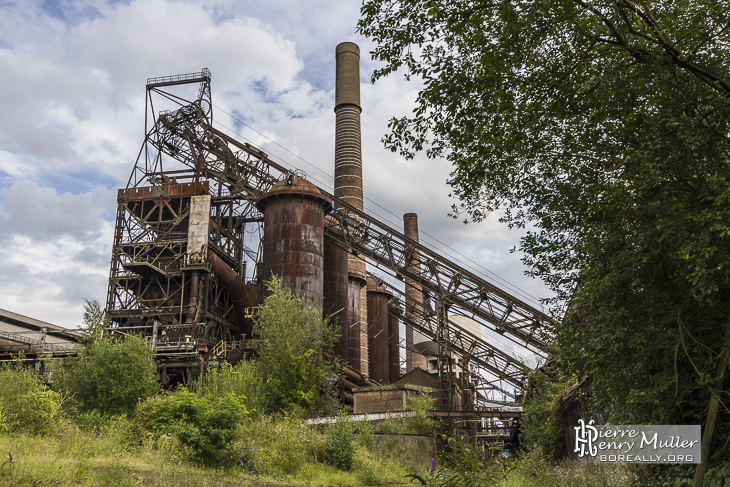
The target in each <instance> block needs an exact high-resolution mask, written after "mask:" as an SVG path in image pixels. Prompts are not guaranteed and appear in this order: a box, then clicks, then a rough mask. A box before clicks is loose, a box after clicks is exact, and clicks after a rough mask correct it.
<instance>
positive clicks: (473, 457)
mask: <svg viewBox="0 0 730 487" xmlns="http://www.w3.org/2000/svg"><path fill="white" fill-rule="evenodd" d="M441 439H442V441H443V449H442V450H441V451H440V452H439V453H438V455H437V456H438V459H437V464H438V465H439V466H438V468H437V469H436V470H435V471H434V472H433V482H432V485H434V486H436V487H457V486H458V487H462V486H463V487H478V486H482V485H488V484H492V485H493V484H494V482H495V480H496V478H497V476H496V472H495V470H494V465H493V464H490V463H489V461H488V460H487V457H486V456H485V455H484V453H483V452H481V451H479V450H477V449H476V447H475V445H474V440H473V439H470V438H469V437H468V436H466V435H464V434H463V433H462V432H460V431H455V432H454V433H452V434H451V435H441Z"/></svg>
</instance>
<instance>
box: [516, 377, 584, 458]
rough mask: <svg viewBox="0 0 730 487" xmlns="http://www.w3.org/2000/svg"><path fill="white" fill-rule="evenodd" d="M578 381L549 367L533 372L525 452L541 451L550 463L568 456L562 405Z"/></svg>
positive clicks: (523, 427)
mask: <svg viewBox="0 0 730 487" xmlns="http://www.w3.org/2000/svg"><path fill="white" fill-rule="evenodd" d="M575 382H576V379H575V377H573V376H565V375H564V374H560V373H559V372H558V371H556V370H553V369H551V368H550V366H549V365H547V366H545V367H543V368H542V369H538V370H534V371H533V372H531V373H530V375H529V387H528V389H527V393H526V394H525V400H524V403H523V409H524V415H523V417H522V424H521V427H520V442H521V444H522V448H523V449H525V450H534V449H540V450H541V451H542V452H543V454H544V455H546V456H547V459H548V460H550V461H557V460H559V459H561V458H563V457H564V456H565V436H564V434H563V417H562V413H561V410H560V406H561V404H562V401H563V395H564V394H565V393H566V391H568V390H569V389H570V387H571V386H572V385H573V384H575Z"/></svg>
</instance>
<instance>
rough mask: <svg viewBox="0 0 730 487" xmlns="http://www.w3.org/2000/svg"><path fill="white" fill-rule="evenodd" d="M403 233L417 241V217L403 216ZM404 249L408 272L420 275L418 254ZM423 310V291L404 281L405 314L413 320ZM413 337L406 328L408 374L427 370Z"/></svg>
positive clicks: (424, 359)
mask: <svg viewBox="0 0 730 487" xmlns="http://www.w3.org/2000/svg"><path fill="white" fill-rule="evenodd" d="M403 233H404V235H405V236H406V237H408V238H409V239H411V240H413V241H414V242H415V243H419V241H418V215H417V214H416V213H406V214H405V215H403ZM406 248H408V249H410V252H411V258H410V261H409V262H408V264H407V267H408V270H410V271H411V272H412V273H413V274H416V275H420V274H421V265H420V264H419V263H418V252H417V251H416V249H415V248H414V247H413V246H412V245H409V244H408V243H406ZM422 310H423V291H422V289H421V286H419V285H418V284H416V283H415V282H413V281H412V280H410V279H406V313H407V314H408V315H410V316H411V317H412V318H413V319H418V318H416V317H415V316H422V315H423V313H422ZM413 341H414V336H413V328H411V327H409V326H407V327H406V372H410V371H411V370H413V369H414V368H416V367H420V368H421V369H423V370H427V365H426V357H424V356H423V355H421V354H420V353H418V352H416V351H415V350H414V348H413V345H414V343H413Z"/></svg>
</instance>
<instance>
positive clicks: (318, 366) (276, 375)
mask: <svg viewBox="0 0 730 487" xmlns="http://www.w3.org/2000/svg"><path fill="white" fill-rule="evenodd" d="M266 286H267V289H268V291H269V292H270V293H271V294H270V295H269V296H268V297H267V298H266V299H265V301H264V303H263V305H262V306H261V307H260V309H259V321H258V322H257V324H256V326H255V328H254V335H256V337H257V338H256V340H255V342H254V345H253V347H254V351H255V352H256V354H257V356H256V358H255V359H254V362H255V364H256V365H255V366H256V369H257V374H258V375H257V377H259V378H260V380H261V386H262V387H261V389H260V393H259V395H260V396H261V398H262V400H261V403H262V407H263V411H262V412H278V411H289V412H301V413H304V414H311V415H315V414H319V413H326V412H333V411H334V408H335V404H336V400H335V397H334V392H333V391H332V387H330V386H329V381H330V380H331V379H332V378H334V377H336V375H335V365H334V362H333V361H332V348H333V346H334V343H335V342H336V340H337V335H336V331H335V329H334V328H333V327H332V326H330V324H329V322H328V321H327V320H324V321H323V320H322V318H321V313H320V312H319V311H318V310H317V309H315V308H313V307H312V306H310V305H309V304H308V303H307V302H306V300H305V299H304V298H303V297H301V296H297V295H294V294H293V293H292V292H291V291H290V290H289V289H282V288H281V281H280V280H279V279H278V278H276V277H273V278H272V279H271V281H269V282H267V284H266Z"/></svg>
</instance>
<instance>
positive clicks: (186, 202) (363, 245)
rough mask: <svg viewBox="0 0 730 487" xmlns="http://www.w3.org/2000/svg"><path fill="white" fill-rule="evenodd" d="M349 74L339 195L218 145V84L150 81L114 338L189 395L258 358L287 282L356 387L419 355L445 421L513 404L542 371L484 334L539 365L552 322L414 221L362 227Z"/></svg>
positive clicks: (123, 233) (111, 304)
mask: <svg viewBox="0 0 730 487" xmlns="http://www.w3.org/2000/svg"><path fill="white" fill-rule="evenodd" d="M336 60H337V76H336V78H337V82H336V95H335V118H336V127H335V145H336V150H335V161H334V163H335V176H334V177H335V181H334V188H335V189H334V194H329V193H328V192H327V191H325V190H324V189H322V188H319V187H317V186H316V185H314V184H312V183H311V182H309V181H307V180H306V178H305V177H304V175H303V174H302V173H301V172H299V171H296V170H295V169H291V168H290V169H288V168H285V167H283V166H281V165H279V164H277V163H275V162H274V161H272V160H271V159H270V158H269V157H268V155H267V154H266V153H264V152H263V151H262V150H260V149H258V148H256V147H254V146H252V145H250V144H247V143H241V142H239V141H238V140H236V139H235V138H233V137H231V136H229V135H227V134H225V133H223V132H221V131H220V130H218V129H216V128H215V127H214V126H213V104H212V102H211V74H210V72H209V71H208V70H206V69H204V70H202V71H201V72H200V73H191V74H184V75H178V76H167V77H161V78H151V79H149V80H147V84H146V110H147V112H146V117H145V138H144V142H143V144H142V148H141V150H140V152H139V155H138V157H137V160H136V163H135V166H134V169H133V171H132V174H131V176H130V178H129V181H128V183H127V186H126V187H125V188H123V189H120V190H119V193H118V198H117V217H116V226H115V234H114V244H113V249H112V262H111V269H110V276H109V288H108V294H107V303H106V310H107V313H108V314H109V316H110V318H111V328H112V331H116V332H121V333H136V334H139V335H142V336H144V337H146V338H147V339H148V340H150V342H152V344H153V345H154V346H155V347H156V349H157V354H158V358H160V359H161V360H162V362H163V364H164V365H165V369H164V370H163V373H162V377H163V382H165V381H166V380H167V381H168V382H169V381H179V382H182V383H186V381H187V380H189V377H188V376H187V375H186V370H189V368H190V366H191V364H195V363H197V362H198V361H200V359H201V358H202V361H200V362H201V363H203V362H205V361H207V360H209V359H212V358H221V357H227V358H228V359H229V361H235V360H238V359H240V358H241V357H242V356H243V355H244V353H245V350H246V341H247V340H248V339H250V338H252V331H253V324H254V320H255V319H256V313H257V306H258V305H259V303H260V302H261V299H262V282H263V280H265V279H268V278H269V277H270V276H271V275H272V274H276V275H278V276H279V277H280V278H281V280H282V282H283V283H284V285H285V286H287V287H289V288H290V289H292V290H293V291H294V292H296V293H298V294H300V295H303V296H305V297H306V298H307V300H308V301H309V302H310V303H311V304H313V305H314V306H315V307H316V308H318V309H320V310H322V312H323V314H324V315H325V316H328V317H331V318H332V319H333V320H334V321H335V322H336V323H337V326H338V328H339V329H340V331H341V338H340V340H339V342H338V343H337V345H336V348H335V353H336V355H337V360H338V361H339V362H340V365H342V366H343V371H344V372H345V374H346V375H347V377H348V381H349V380H350V379H351V380H353V381H355V382H358V383H359V384H370V385H372V384H387V383H392V382H393V381H395V380H397V379H398V378H399V377H400V375H401V363H400V348H401V347H405V348H406V349H407V365H408V369H410V368H412V367H421V368H424V369H426V370H428V372H429V373H436V374H437V375H438V379H439V385H440V388H441V389H442V391H441V392H442V394H441V398H442V401H441V403H440V404H441V407H442V408H443V409H450V408H454V407H462V406H463V404H464V401H465V400H464V398H465V397H467V395H466V394H465V392H464V391H465V390H466V389H467V388H470V387H472V386H473V384H475V383H476V384H477V385H476V386H474V387H477V388H479V387H481V388H483V389H490V390H497V391H500V393H503V394H505V395H513V393H512V392H511V391H509V390H508V389H506V387H507V386H510V387H514V388H516V389H520V388H522V387H523V385H524V378H525V374H526V373H527V371H528V370H529V368H530V367H529V366H528V365H527V364H526V363H525V362H523V361H522V360H520V359H519V358H518V357H516V356H515V355H514V354H512V353H510V352H508V351H506V347H505V345H504V344H498V343H494V342H492V341H490V340H487V339H486V338H485V336H484V334H483V331H484V330H491V331H492V332H496V333H497V334H499V335H501V336H503V337H504V339H505V340H509V341H511V343H510V345H509V347H510V348H509V350H510V351H511V349H512V347H515V346H517V347H521V348H523V349H525V350H528V351H530V352H533V353H535V354H538V355H539V354H543V353H544V350H545V349H546V345H545V343H544V342H543V341H542V340H541V338H540V336H539V334H538V332H539V330H540V328H541V326H542V324H544V323H545V322H546V321H548V320H549V318H548V317H547V316H545V315H544V314H543V313H542V312H541V311H540V310H538V309H535V308H534V307H532V306H530V305H529V304H527V303H525V302H523V301H521V300H520V299H518V298H516V297H515V296H513V295H511V294H509V293H507V292H505V291H503V290H502V289H500V288H498V287H497V286H495V285H494V284H492V283H490V282H488V281H486V280H485V279H483V278H481V277H479V276H477V275H475V274H473V273H472V272H470V271H468V270H466V269H464V268H462V267H461V266H459V265H457V264H455V263H454V262H452V261H450V260H449V259H448V258H446V257H444V256H443V255H441V254H439V253H438V252H435V251H433V250H431V249H429V248H427V247H425V246H424V245H422V244H421V243H420V242H419V238H418V225H417V220H416V215H415V214H406V215H405V216H404V227H405V230H404V231H403V232H401V231H400V230H397V229H395V228H392V227H390V226H388V225H386V224H384V223H383V222H381V221H379V220H378V219H376V218H374V217H373V216H371V215H368V214H367V213H365V212H364V210H363V185H362V154H361V143H360V111H361V108H360V90H359V68H358V62H359V49H358V47H357V46H356V45H355V44H352V43H342V44H340V45H339V46H337V49H336ZM366 262H367V266H368V267H367V268H366ZM372 269H377V270H378V271H379V272H382V273H385V274H384V275H385V278H382V277H381V276H375V275H373V274H371V273H370V272H369V271H370V270H372ZM401 323H402V324H404V325H405V328H406V335H405V337H401V336H400V333H399V331H398V328H399V326H400V324H401ZM429 361H431V362H433V367H432V366H431V364H429V363H427V362H429ZM432 369H433V370H432ZM505 384H507V386H505ZM341 392H342V393H343V394H341V396H342V397H347V394H346V393H344V391H341ZM467 402H468V401H467Z"/></svg>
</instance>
